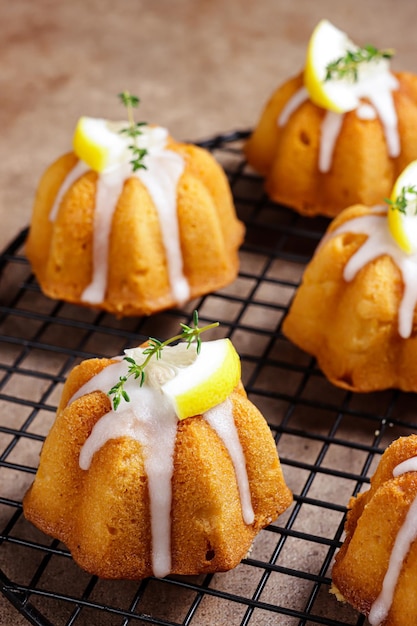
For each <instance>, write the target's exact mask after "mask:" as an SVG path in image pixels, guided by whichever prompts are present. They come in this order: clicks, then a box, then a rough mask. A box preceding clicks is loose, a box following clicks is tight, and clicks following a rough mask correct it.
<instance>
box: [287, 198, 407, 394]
mask: <svg viewBox="0 0 417 626" xmlns="http://www.w3.org/2000/svg"><path fill="white" fill-rule="evenodd" d="M394 210H396V209H393V208H390V209H389V210H388V209H387V206H386V205H385V206H383V205H381V206H378V207H373V208H368V207H365V206H363V205H356V206H353V207H350V208H348V209H346V210H345V211H343V212H342V213H341V214H340V215H339V216H338V217H336V218H335V219H334V220H333V222H332V223H331V224H330V226H329V228H328V231H327V233H326V235H325V236H324V238H323V240H322V242H321V243H320V244H319V246H318V248H317V250H316V252H315V254H314V256H313V258H312V260H311V261H310V263H309V264H308V265H307V267H306V269H305V272H304V275H303V278H302V282H301V284H300V286H299V288H298V290H297V292H296V294H295V297H294V300H293V301H292V303H291V305H290V309H289V312H288V314H287V316H286V318H285V320H284V323H283V332H284V334H285V335H286V336H287V338H288V339H290V340H291V341H292V342H293V343H295V344H296V345H298V346H299V347H300V348H301V349H303V350H305V351H306V352H308V353H310V354H312V355H314V356H315V357H316V359H317V362H318V364H319V366H320V368H321V369H322V371H323V373H324V374H325V375H326V377H327V378H328V379H329V380H330V381H331V382H332V383H333V384H335V385H337V386H339V387H343V388H345V389H351V390H352V391H358V392H367V391H376V390H380V389H387V388H398V389H402V390H404V391H417V359H416V354H417V334H416V329H417V316H416V312H415V304H416V300H417V284H416V280H415V276H416V275H417V255H416V254H415V253H413V254H408V253H407V252H405V251H403V250H402V249H401V247H400V246H399V245H398V243H397V242H396V240H395V239H394V237H393V236H392V233H391V230H390V228H389V221H388V219H387V211H388V212H389V213H390V212H391V211H394ZM412 219H413V220H415V218H414V217H413V218H412Z"/></svg>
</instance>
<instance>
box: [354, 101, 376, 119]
mask: <svg viewBox="0 0 417 626" xmlns="http://www.w3.org/2000/svg"><path fill="white" fill-rule="evenodd" d="M356 115H357V117H358V118H359V119H360V120H375V119H376V111H375V109H374V107H373V106H372V104H367V103H366V102H361V104H360V105H359V106H358V108H357V109H356Z"/></svg>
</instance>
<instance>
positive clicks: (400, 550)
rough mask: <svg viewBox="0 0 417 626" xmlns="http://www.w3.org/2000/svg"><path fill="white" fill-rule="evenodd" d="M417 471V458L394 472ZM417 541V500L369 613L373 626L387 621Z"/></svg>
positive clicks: (407, 518)
mask: <svg viewBox="0 0 417 626" xmlns="http://www.w3.org/2000/svg"><path fill="white" fill-rule="evenodd" d="M416 471H417V457H413V458H411V459H407V460H406V461H403V462H402V463H400V464H399V465H397V466H396V467H395V468H394V470H393V476H400V475H402V474H405V473H406V472H416ZM416 539H417V498H415V499H414V500H413V502H412V503H411V505H410V508H409V509H408V512H407V515H406V517H405V520H404V523H403V525H402V526H401V528H400V530H399V531H398V534H397V536H396V538H395V542H394V546H393V549H392V551H391V556H390V560H389V564H388V569H387V571H386V573H385V577H384V580H383V583H382V589H381V592H380V594H379V596H378V597H377V599H376V600H375V602H374V603H373V605H372V607H371V611H370V613H369V617H368V620H369V623H370V624H371V626H380V624H382V622H383V621H384V620H385V619H386V617H387V615H388V612H389V610H390V608H391V605H392V600H393V597H394V592H395V587H396V585H397V582H398V578H399V576H400V573H401V568H402V565H403V563H404V559H405V558H406V556H407V554H408V552H409V550H410V546H411V544H412V543H413V542H414V541H415V540H416Z"/></svg>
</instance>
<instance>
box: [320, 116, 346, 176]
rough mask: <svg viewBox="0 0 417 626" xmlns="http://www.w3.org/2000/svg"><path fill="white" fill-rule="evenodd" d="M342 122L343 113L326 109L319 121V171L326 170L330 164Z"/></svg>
mask: <svg viewBox="0 0 417 626" xmlns="http://www.w3.org/2000/svg"><path fill="white" fill-rule="evenodd" d="M342 124H343V115H340V113H334V111H326V113H325V116H324V118H323V121H322V123H321V139H320V150H319V172H323V173H325V172H328V171H329V170H330V168H331V166H332V160H333V152H334V148H335V146H336V141H337V138H338V137H339V133H340V130H341V128H342Z"/></svg>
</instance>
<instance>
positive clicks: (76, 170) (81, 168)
mask: <svg viewBox="0 0 417 626" xmlns="http://www.w3.org/2000/svg"><path fill="white" fill-rule="evenodd" d="M88 170H89V167H88V165H87V164H86V163H84V162H83V161H77V163H76V164H75V166H74V167H73V169H72V170H71V171H70V173H69V174H68V175H67V176H66V178H65V180H64V182H63V183H62V185H61V187H60V188H59V190H58V193H57V195H56V197H55V200H54V203H53V205H52V209H51V211H50V213H49V221H50V222H55V220H56V218H57V215H58V210H59V207H60V204H61V202H62V199H63V197H64V196H65V194H66V193H67V191H68V189H69V188H70V187H71V185H73V184H74V183H75V181H76V180H77V179H78V178H80V176H82V175H83V174H85V173H86V172H88Z"/></svg>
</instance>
